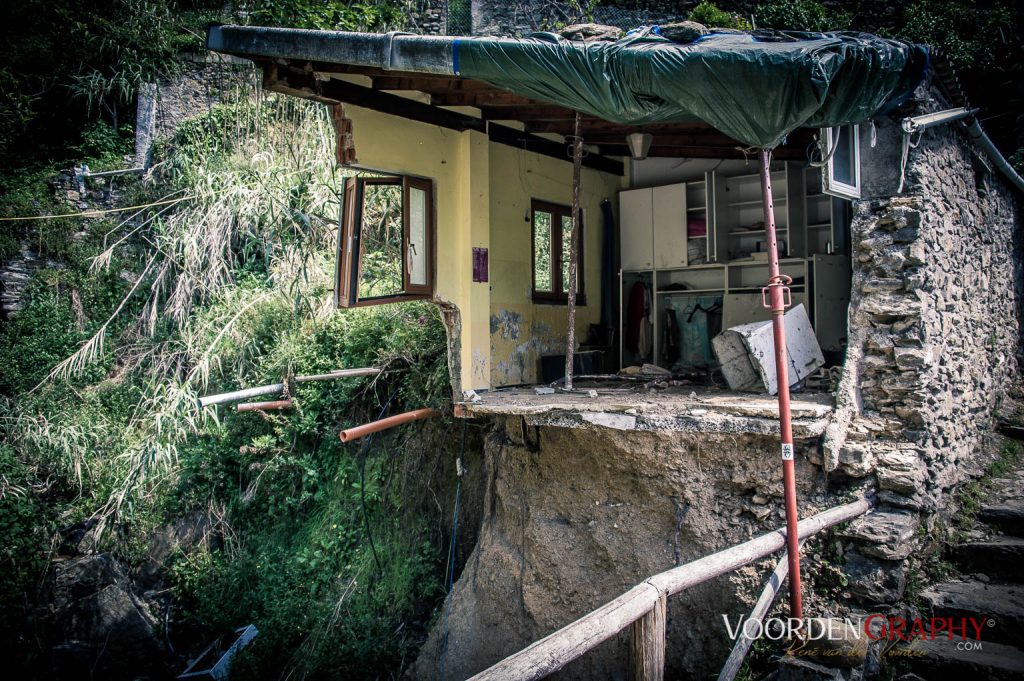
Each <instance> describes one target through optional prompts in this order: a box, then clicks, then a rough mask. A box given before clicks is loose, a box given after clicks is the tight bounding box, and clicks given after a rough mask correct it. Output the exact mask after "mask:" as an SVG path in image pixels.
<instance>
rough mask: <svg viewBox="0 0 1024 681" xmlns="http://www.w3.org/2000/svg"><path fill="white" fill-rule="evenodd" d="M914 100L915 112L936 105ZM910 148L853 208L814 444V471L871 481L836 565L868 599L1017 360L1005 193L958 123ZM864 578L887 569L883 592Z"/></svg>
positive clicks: (978, 431) (906, 545)
mask: <svg viewBox="0 0 1024 681" xmlns="http://www.w3.org/2000/svg"><path fill="white" fill-rule="evenodd" d="M919 95H920V105H921V107H920V108H921V112H922V113H923V112H926V111H936V110H940V109H943V108H947V106H946V104H945V103H944V102H942V101H941V100H940V99H939V98H938V97H937V95H935V94H934V93H928V92H925V91H919ZM886 125H887V126H888V130H886V131H883V133H888V134H881V133H880V135H879V137H880V139H886V142H887V143H888V144H889V145H890V146H892V145H896V146H895V148H896V149H899V143H900V140H901V136H900V134H899V132H898V126H897V123H896V122H895V121H888V122H887V123H886ZM894 129H895V130H894ZM865 138H866V136H862V139H865ZM865 141H866V139H865ZM915 142H916V146H914V147H911V148H909V149H908V155H907V164H906V173H905V180H906V187H905V188H904V191H902V192H900V193H896V192H895V191H892V195H890V196H888V197H876V198H871V199H868V200H865V201H861V202H858V203H856V204H855V208H854V216H853V220H852V225H851V241H852V244H853V256H852V259H853V272H854V274H853V282H852V292H851V293H852V295H851V306H850V318H849V324H850V334H849V337H850V344H851V345H850V348H849V352H848V356H847V363H846V366H845V367H844V377H843V380H842V384H841V386H840V390H839V395H838V407H839V416H838V418H837V424H839V425H840V426H841V430H842V432H841V433H840V432H837V431H838V430H839V429H836V428H833V430H832V431H831V432H830V433H829V434H828V435H827V437H826V442H825V457H824V463H825V467H826V469H828V470H831V471H833V472H835V473H839V474H842V475H844V476H849V477H851V478H857V479H861V480H863V481H865V482H867V483H869V484H870V485H873V486H874V487H875V488H876V489H877V498H878V502H879V507H878V510H876V511H875V512H873V513H872V514H871V515H869V516H867V517H865V518H864V519H863V521H862V522H859V523H858V524H857V525H856V526H855V527H854V528H853V529H852V530H851V531H850V532H849V533H848V538H850V539H852V540H853V541H852V543H851V544H850V548H851V551H852V553H854V554H856V555H855V556H852V557H851V556H848V561H847V562H848V564H853V565H855V566H860V567H859V568H857V570H860V571H861V572H862V573H863V575H862V576H864V580H862V581H863V583H862V584H861V586H862V587H863V588H862V591H863V593H864V595H865V598H868V594H870V598H871V599H876V600H877V599H879V598H880V596H881V595H884V596H885V597H886V598H885V600H896V599H897V598H898V597H899V595H900V593H899V592H900V590H901V589H900V588H898V586H899V583H900V579H896V578H894V577H893V576H894V575H895V576H896V577H899V576H900V575H901V574H902V571H903V566H902V564H900V563H899V561H902V560H903V559H905V558H907V557H908V556H909V555H910V554H911V553H912V552H913V551H914V550H915V549H916V548H917V544H916V542H917V541H918V537H919V533H918V532H917V529H918V527H919V525H920V523H921V521H924V522H926V523H930V522H931V521H932V519H933V518H935V517H937V516H941V515H943V514H945V513H947V512H948V511H949V508H950V504H949V495H950V493H951V491H952V490H953V489H954V488H955V486H956V485H958V484H959V483H962V482H963V481H964V480H965V479H967V478H969V477H971V476H975V475H977V474H978V473H979V472H980V471H981V470H982V468H983V467H984V465H985V463H987V460H988V459H987V458H986V456H985V454H986V451H987V445H988V440H989V437H990V436H991V433H992V432H993V415H994V414H995V413H996V411H997V409H998V407H999V404H1000V401H1001V400H1002V399H1003V398H1004V396H1005V394H1006V391H1007V389H1008V388H1009V387H1010V384H1011V382H1012V381H1013V380H1014V378H1015V376H1016V372H1017V370H1018V366H1019V365H1018V353H1019V348H1020V323H1019V316H1020V304H1021V300H1022V275H1021V256H1022V254H1021V246H1020V236H1021V234H1020V216H1019V208H1018V207H1017V203H1016V197H1015V196H1014V194H1013V193H1012V191H1011V189H1010V188H1009V186H1008V185H1007V184H1006V183H1005V182H1004V181H1003V178H1002V177H1001V176H999V175H998V174H997V173H995V172H993V171H992V170H990V169H989V168H988V167H986V164H985V161H984V160H983V159H982V158H980V157H979V156H978V154H977V151H976V148H975V147H974V146H973V145H972V144H970V143H969V141H968V139H967V137H966V135H965V134H964V132H963V130H962V128H961V127H960V126H959V125H958V124H956V123H953V124H947V125H943V126H939V127H935V128H931V129H929V130H927V131H925V132H924V134H923V135H922V136H921V137H920V139H919V140H915ZM862 148H865V150H866V145H864V144H862ZM866 151H867V150H866ZM867 155H868V156H869V157H870V156H871V152H870V151H867ZM891 158H892V160H894V161H895V163H897V164H898V162H899V154H893V155H891ZM893 178H894V179H896V180H897V181H898V172H897V173H895V174H893V176H892V178H890V179H893ZM883 184H884V183H883ZM891 189H892V188H891ZM844 412H845V414H846V417H847V418H846V419H845V420H844V418H843V414H844ZM861 568H863V569H861ZM855 571H856V570H855ZM866 575H874V577H878V576H879V575H887V579H888V580H889V582H890V586H891V587H892V588H889V589H880V583H881V582H880V581H879V580H878V579H874V578H871V579H869V578H868V577H867V576H866ZM851 577H852V578H853V577H854V576H853V575H851ZM854 581H856V580H854Z"/></svg>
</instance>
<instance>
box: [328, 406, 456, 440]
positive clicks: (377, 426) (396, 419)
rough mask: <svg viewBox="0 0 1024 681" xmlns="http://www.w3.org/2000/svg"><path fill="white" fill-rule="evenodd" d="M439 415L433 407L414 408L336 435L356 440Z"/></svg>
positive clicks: (344, 438)
mask: <svg viewBox="0 0 1024 681" xmlns="http://www.w3.org/2000/svg"><path fill="white" fill-rule="evenodd" d="M440 415H441V414H440V412H438V411H435V410H434V409H416V410H415V411H407V412H405V413H404V414H396V415H394V416H389V417H387V418H386V419H381V420H379V421H371V422H369V423H364V424H363V425H361V426H355V427H353V428H346V429H345V430H343V431H341V433H339V435H338V437H340V438H341V441H342V442H351V441H352V440H358V439H359V438H361V437H366V436H367V435H372V434H373V433H378V432H380V431H382V430H387V429H388V428H394V427H395V426H400V425H402V424H403V423H409V422H410V421H419V420H422V419H429V418H433V417H434V416H440Z"/></svg>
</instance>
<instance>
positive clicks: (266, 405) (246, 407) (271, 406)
mask: <svg viewBox="0 0 1024 681" xmlns="http://www.w3.org/2000/svg"><path fill="white" fill-rule="evenodd" d="M291 406H292V399H291V398H290V397H289V398H288V399H287V400H274V401H273V402H247V403H245V404H239V405H237V406H236V407H235V410H236V411H271V410H279V409H289V408H291Z"/></svg>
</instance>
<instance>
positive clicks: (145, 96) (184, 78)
mask: <svg viewBox="0 0 1024 681" xmlns="http://www.w3.org/2000/svg"><path fill="white" fill-rule="evenodd" d="M179 61H180V63H181V64H182V69H181V72H180V73H178V74H176V75H175V76H174V77H173V78H171V79H168V80H164V81H161V82H159V83H149V84H146V85H143V86H142V87H141V88H140V89H139V95H138V100H137V106H136V114H135V163H136V165H138V166H144V165H147V160H148V157H149V152H150V147H151V146H152V144H153V141H154V140H155V139H156V138H158V137H169V136H171V135H173V134H174V132H175V131H176V130H177V129H178V126H179V125H180V124H181V123H182V122H184V121H185V120H187V119H189V118H195V117H196V116H200V115H203V114H207V113H209V112H210V111H211V110H212V108H213V107H214V105H216V104H220V103H221V102H222V101H223V99H224V98H225V97H226V96H228V95H229V93H231V92H232V90H233V89H234V88H236V87H239V86H246V87H248V88H257V87H259V76H258V75H257V69H256V67H254V66H253V64H252V62H250V61H248V60H245V59H238V58H236V57H231V56H229V55H223V54H217V53H214V52H207V53H203V54H183V55H180V57H179Z"/></svg>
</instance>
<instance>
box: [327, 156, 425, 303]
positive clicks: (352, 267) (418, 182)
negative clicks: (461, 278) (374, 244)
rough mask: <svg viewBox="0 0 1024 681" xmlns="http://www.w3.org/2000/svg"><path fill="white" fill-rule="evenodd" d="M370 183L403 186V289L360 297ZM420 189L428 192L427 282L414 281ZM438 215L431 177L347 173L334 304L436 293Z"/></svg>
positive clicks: (396, 299)
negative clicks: (414, 197)
mask: <svg viewBox="0 0 1024 681" xmlns="http://www.w3.org/2000/svg"><path fill="white" fill-rule="evenodd" d="M367 185H392V186H397V187H401V189H402V291H401V292H400V293H396V294H392V295H384V296H374V297H370V298H360V297H359V282H360V280H361V277H362V255H363V248H362V239H361V236H362V219H363V200H364V198H365V190H366V186H367ZM413 189H419V190H420V191H422V192H423V193H424V195H425V206H424V212H425V215H426V228H425V229H426V234H425V241H426V246H427V257H426V267H427V273H426V274H427V277H426V283H425V284H413V283H412V282H411V281H410V270H411V268H410V258H411V252H410V248H409V246H410V244H409V236H410V231H411V222H412V219H411V217H412V216H411V214H410V194H411V192H412V190H413ZM436 227H437V219H436V216H435V213H434V183H433V181H431V180H428V179H425V178H421V177H411V176H408V175H389V176H384V177H346V178H345V179H344V184H343V186H342V201H341V213H340V216H339V220H338V242H337V247H336V257H337V260H336V262H337V266H336V268H335V275H334V306H335V307H337V308H347V307H366V306H369V305H383V304H385V303H396V302H402V301H408V300H426V299H430V298H431V297H432V296H433V295H434V282H435V280H436V276H435V275H436V269H437V268H436V257H435V253H436V247H435V243H436V234H437V229H436Z"/></svg>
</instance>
